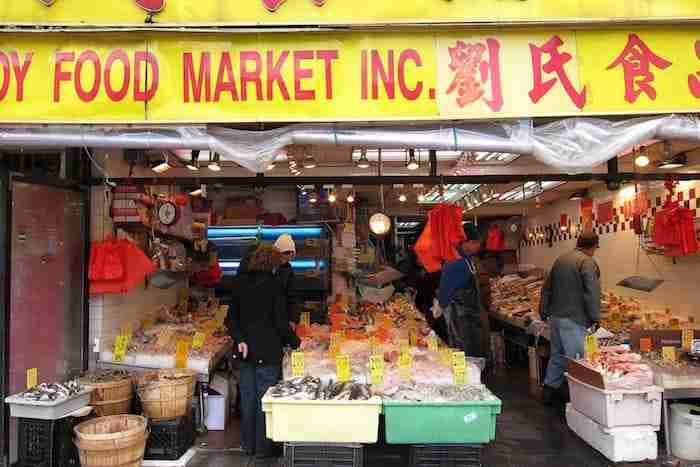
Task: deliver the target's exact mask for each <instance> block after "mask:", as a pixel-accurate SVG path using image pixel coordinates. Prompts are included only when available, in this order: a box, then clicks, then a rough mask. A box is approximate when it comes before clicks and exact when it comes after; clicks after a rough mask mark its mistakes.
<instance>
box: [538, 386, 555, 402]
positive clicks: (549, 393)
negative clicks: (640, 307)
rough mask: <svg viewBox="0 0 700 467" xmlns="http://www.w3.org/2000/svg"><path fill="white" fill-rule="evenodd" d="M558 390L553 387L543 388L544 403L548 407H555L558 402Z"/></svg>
mask: <svg viewBox="0 0 700 467" xmlns="http://www.w3.org/2000/svg"><path fill="white" fill-rule="evenodd" d="M556 396H557V390H556V389H554V388H553V387H551V386H543V388H542V403H543V404H544V405H546V406H550V407H551V406H553V405H554V403H555V402H556Z"/></svg>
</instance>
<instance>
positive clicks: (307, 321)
mask: <svg viewBox="0 0 700 467" xmlns="http://www.w3.org/2000/svg"><path fill="white" fill-rule="evenodd" d="M299 323H300V324H303V325H304V326H311V313H309V312H308V311H305V312H303V313H302V314H301V318H300V319H299Z"/></svg>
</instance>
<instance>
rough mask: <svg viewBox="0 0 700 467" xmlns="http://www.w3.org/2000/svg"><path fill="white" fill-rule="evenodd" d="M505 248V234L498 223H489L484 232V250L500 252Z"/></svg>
mask: <svg viewBox="0 0 700 467" xmlns="http://www.w3.org/2000/svg"><path fill="white" fill-rule="evenodd" d="M505 249H506V240H505V234H504V233H503V230H502V229H501V226H500V225H498V224H491V226H490V227H489V231H488V233H487V234H486V251H495V252H501V251H503V250H505Z"/></svg>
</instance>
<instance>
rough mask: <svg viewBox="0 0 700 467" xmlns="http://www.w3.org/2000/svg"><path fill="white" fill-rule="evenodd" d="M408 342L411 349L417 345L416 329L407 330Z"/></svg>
mask: <svg viewBox="0 0 700 467" xmlns="http://www.w3.org/2000/svg"><path fill="white" fill-rule="evenodd" d="M408 342H409V344H410V345H411V347H416V346H417V345H418V331H416V328H411V329H409V330H408Z"/></svg>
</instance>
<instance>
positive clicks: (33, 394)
mask: <svg viewBox="0 0 700 467" xmlns="http://www.w3.org/2000/svg"><path fill="white" fill-rule="evenodd" d="M83 389H84V387H83V386H82V385H81V384H80V383H79V382H78V380H77V379H74V380H71V381H66V382H65V383H51V384H47V383H41V384H40V385H38V386H35V387H33V388H31V389H28V390H26V391H25V392H23V393H22V397H23V398H24V399H26V400H29V401H36V402H53V401H57V400H61V399H68V398H69V397H73V396H75V395H76V394H78V393H79V392H80V391H82V390H83Z"/></svg>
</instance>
